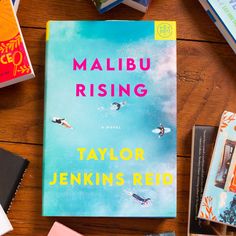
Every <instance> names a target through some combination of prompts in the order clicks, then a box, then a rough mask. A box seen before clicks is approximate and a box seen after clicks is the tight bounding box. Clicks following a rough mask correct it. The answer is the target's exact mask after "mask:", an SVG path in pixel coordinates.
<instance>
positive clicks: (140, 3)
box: [123, 0, 151, 12]
mask: <svg viewBox="0 0 236 236" xmlns="http://www.w3.org/2000/svg"><path fill="white" fill-rule="evenodd" d="M123 3H124V4H125V5H127V6H129V7H132V8H134V9H136V10H138V11H141V12H146V11H147V10H148V7H149V5H150V3H151V0H124V2H123Z"/></svg>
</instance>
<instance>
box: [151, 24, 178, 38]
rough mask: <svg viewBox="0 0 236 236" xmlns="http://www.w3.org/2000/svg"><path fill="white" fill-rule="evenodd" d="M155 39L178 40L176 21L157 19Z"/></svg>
mask: <svg viewBox="0 0 236 236" xmlns="http://www.w3.org/2000/svg"><path fill="white" fill-rule="evenodd" d="M155 40H176V23H175V21H155Z"/></svg>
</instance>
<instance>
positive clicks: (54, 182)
mask: <svg viewBox="0 0 236 236" xmlns="http://www.w3.org/2000/svg"><path fill="white" fill-rule="evenodd" d="M56 183H57V173H56V172H54V174H53V180H52V181H51V182H49V184H50V185H55V184H56Z"/></svg>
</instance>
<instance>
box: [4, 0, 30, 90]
mask: <svg viewBox="0 0 236 236" xmlns="http://www.w3.org/2000/svg"><path fill="white" fill-rule="evenodd" d="M0 11H1V14H0V88H2V87H5V86H8V85H11V84H14V83H18V82H21V81H23V80H26V79H31V78H33V77H34V73H33V69H32V66H31V63H30V59H29V56H28V53H27V50H26V47H25V44H24V39H23V36H22V33H21V30H20V27H19V23H18V21H17V18H16V15H15V11H14V9H13V5H12V2H11V0H1V1H0Z"/></svg>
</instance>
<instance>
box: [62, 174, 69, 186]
mask: <svg viewBox="0 0 236 236" xmlns="http://www.w3.org/2000/svg"><path fill="white" fill-rule="evenodd" d="M67 176H68V174H67V173H66V172H61V173H60V185H67V184H68V182H67Z"/></svg>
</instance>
